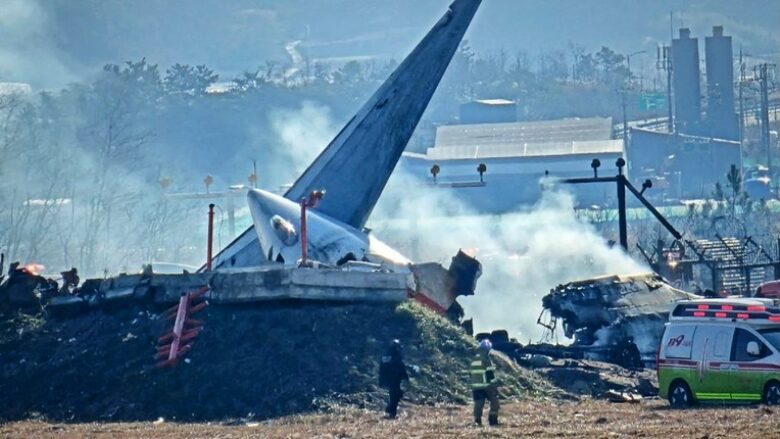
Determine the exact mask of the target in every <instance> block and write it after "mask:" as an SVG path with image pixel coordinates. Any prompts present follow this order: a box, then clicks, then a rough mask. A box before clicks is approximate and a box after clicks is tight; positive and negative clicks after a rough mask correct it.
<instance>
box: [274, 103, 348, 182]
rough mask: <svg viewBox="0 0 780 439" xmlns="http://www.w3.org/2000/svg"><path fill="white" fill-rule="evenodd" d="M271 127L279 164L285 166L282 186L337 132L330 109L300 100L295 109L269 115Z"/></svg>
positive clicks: (300, 170) (304, 168)
mask: <svg viewBox="0 0 780 439" xmlns="http://www.w3.org/2000/svg"><path fill="white" fill-rule="evenodd" d="M270 120H271V127H272V129H273V131H274V134H275V135H276V136H277V137H278V139H279V143H280V145H279V146H281V147H280V148H273V150H274V151H280V152H282V154H283V156H282V157H281V159H282V160H280V165H281V164H283V165H282V166H286V168H285V169H284V171H283V172H282V174H283V175H282V176H280V177H281V178H284V180H283V184H284V183H288V182H292V181H294V180H295V178H297V177H298V176H299V175H300V174H301V173H302V172H303V171H304V170H306V168H307V167H308V166H309V165H310V164H311V162H313V161H314V159H315V158H316V157H317V155H318V154H319V153H320V152H321V151H322V150H323V149H325V147H326V146H328V144H329V143H330V141H331V140H332V139H333V137H335V136H336V134H337V133H338V131H337V129H336V128H335V127H334V124H333V121H332V116H331V112H330V109H329V108H327V107H324V106H322V105H319V104H317V103H315V102H311V101H304V102H303V103H302V104H301V107H300V108H299V109H296V110H289V109H279V110H275V111H273V112H271V114H270Z"/></svg>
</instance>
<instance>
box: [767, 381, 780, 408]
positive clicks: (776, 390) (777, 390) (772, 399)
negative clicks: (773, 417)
mask: <svg viewBox="0 0 780 439" xmlns="http://www.w3.org/2000/svg"><path fill="white" fill-rule="evenodd" d="M764 403H765V404H766V405H778V404H780V383H778V382H777V381H770V382H769V383H767V385H766V387H764Z"/></svg>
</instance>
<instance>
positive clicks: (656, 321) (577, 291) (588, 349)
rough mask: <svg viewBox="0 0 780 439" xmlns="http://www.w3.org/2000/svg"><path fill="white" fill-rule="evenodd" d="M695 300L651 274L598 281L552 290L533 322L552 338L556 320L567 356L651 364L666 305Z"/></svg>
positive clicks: (665, 312)
mask: <svg viewBox="0 0 780 439" xmlns="http://www.w3.org/2000/svg"><path fill="white" fill-rule="evenodd" d="M696 297H698V296H696V295H694V294H690V293H686V292H685V291H682V290H678V289H677V288H674V287H673V286H671V285H669V284H668V283H667V282H666V281H665V280H664V279H663V278H662V277H661V276H660V275H658V274H656V273H641V274H634V275H613V276H603V277H597V278H593V279H586V280H581V281H576V282H569V283H567V284H563V285H559V286H557V287H555V288H553V289H552V290H551V291H550V294H548V295H546V296H544V297H543V298H542V306H543V311H542V314H541V315H540V316H539V320H538V322H539V324H541V325H543V326H545V327H546V328H547V329H548V330H549V331H550V332H551V333H554V332H555V330H556V329H557V328H558V322H559V321H560V322H561V325H562V329H563V333H564V335H565V336H566V337H567V338H570V339H573V343H572V345H571V348H570V349H569V350H570V351H571V353H572V354H574V353H577V352H578V353H579V354H580V355H582V356H583V357H585V358H592V359H596V360H601V361H612V362H619V363H620V362H627V363H631V362H632V361H631V359H632V358H634V359H636V357H637V355H638V356H639V357H640V358H641V359H642V361H643V362H652V360H653V359H654V357H655V352H656V348H657V346H658V340H660V337H661V333H662V332H663V325H664V323H665V322H666V320H667V317H668V314H669V307H670V305H671V304H672V303H673V302H674V301H676V300H681V299H690V298H696ZM545 319H547V321H544V320H545ZM580 358H582V357H580Z"/></svg>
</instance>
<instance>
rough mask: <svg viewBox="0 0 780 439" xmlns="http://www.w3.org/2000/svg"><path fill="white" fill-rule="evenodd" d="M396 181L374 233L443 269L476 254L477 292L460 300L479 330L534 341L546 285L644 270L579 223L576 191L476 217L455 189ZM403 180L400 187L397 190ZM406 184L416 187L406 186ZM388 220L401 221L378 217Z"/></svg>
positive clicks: (551, 192) (378, 213) (385, 197)
mask: <svg viewBox="0 0 780 439" xmlns="http://www.w3.org/2000/svg"><path fill="white" fill-rule="evenodd" d="M393 180H394V181H393V184H392V185H391V187H392V188H393V189H391V190H390V191H388V192H387V193H386V194H385V195H383V199H382V200H381V201H380V205H379V206H378V207H377V211H376V214H375V216H374V218H377V219H378V221H375V224H373V225H374V226H375V227H376V230H377V234H378V237H379V238H380V239H383V240H385V241H387V242H388V243H391V244H393V245H396V246H397V247H400V248H401V249H403V250H406V251H409V250H407V249H410V247H412V248H411V253H415V249H414V248H416V249H417V254H416V255H413V256H414V257H416V258H417V260H416V262H427V261H438V262H441V263H442V264H443V265H444V266H445V267H446V266H448V265H449V258H450V257H452V256H454V255H455V253H456V252H457V251H458V249H459V248H462V249H464V250H467V249H473V250H474V251H476V256H477V258H478V259H479V260H480V261H481V262H482V268H483V270H482V271H483V274H482V277H481V278H480V279H479V282H478V284H477V294H475V295H474V296H471V297H462V298H460V299H459V302H460V303H461V305H463V307H464V308H465V311H466V314H467V317H473V318H474V328H475V330H476V331H478V332H483V331H491V330H494V329H507V330H508V331H509V332H510V334H511V335H512V336H514V337H517V338H518V340H519V341H521V342H527V341H528V340H533V341H537V340H538V339H539V338H540V337H541V335H542V331H543V328H542V327H541V326H539V325H537V324H536V320H537V318H538V316H539V313H540V312H541V309H542V308H541V298H542V296H544V295H546V294H547V293H549V292H550V289H551V288H554V287H555V286H557V285H559V284H562V283H566V282H570V281H574V280H579V279H584V278H590V277H594V276H600V275H605V274H626V273H637V272H644V271H649V268H647V267H644V266H642V265H641V264H640V263H638V262H636V261H634V260H633V259H631V258H630V257H629V256H627V255H626V254H625V253H623V251H622V250H620V249H619V247H614V248H610V247H609V246H608V245H607V243H606V242H605V240H604V238H602V237H601V236H600V235H599V234H598V233H597V232H596V231H595V230H594V229H593V227H592V226H590V225H589V224H587V223H583V222H581V221H579V220H578V219H577V218H576V217H575V213H574V198H573V196H572V195H571V194H570V193H568V192H565V191H563V190H561V189H550V190H548V191H546V192H544V193H543V195H542V198H541V200H540V201H539V202H538V203H537V204H536V205H534V206H533V207H529V208H528V209H527V210H524V211H520V212H517V213H512V214H505V215H477V214H475V213H474V212H473V211H472V210H471V209H470V208H469V207H468V206H466V205H465V204H464V203H463V202H461V201H460V200H459V199H457V198H456V195H455V194H457V193H455V194H453V193H452V192H450V191H449V190H447V189H434V188H431V187H427V186H423V185H420V184H419V183H417V182H416V181H415V179H414V178H413V177H408V176H403V175H394V177H393ZM400 182H403V185H405V187H406V189H405V190H404V191H399V190H398V188H399V183H400ZM488 184H489V183H488ZM410 185H413V186H416V187H414V189H413V190H410V188H409V186H410ZM469 190H481V189H469ZM491 192H493V191H491ZM389 217H392V218H403V220H401V221H397V220H393V221H382V220H379V218H389ZM415 218H416V220H415ZM392 224H396V226H393V225H392ZM399 224H400V226H399ZM383 225H384V226H383ZM380 234H381V235H380ZM407 256H409V254H407Z"/></svg>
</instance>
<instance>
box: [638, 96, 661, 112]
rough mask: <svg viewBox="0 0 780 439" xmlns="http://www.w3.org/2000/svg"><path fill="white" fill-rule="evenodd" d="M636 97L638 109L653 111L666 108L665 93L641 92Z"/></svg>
mask: <svg viewBox="0 0 780 439" xmlns="http://www.w3.org/2000/svg"><path fill="white" fill-rule="evenodd" d="M638 98H639V100H638V104H639V110H640V111H655V110H663V109H665V108H666V95H665V94H664V93H642V94H640V95H639V96H638Z"/></svg>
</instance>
